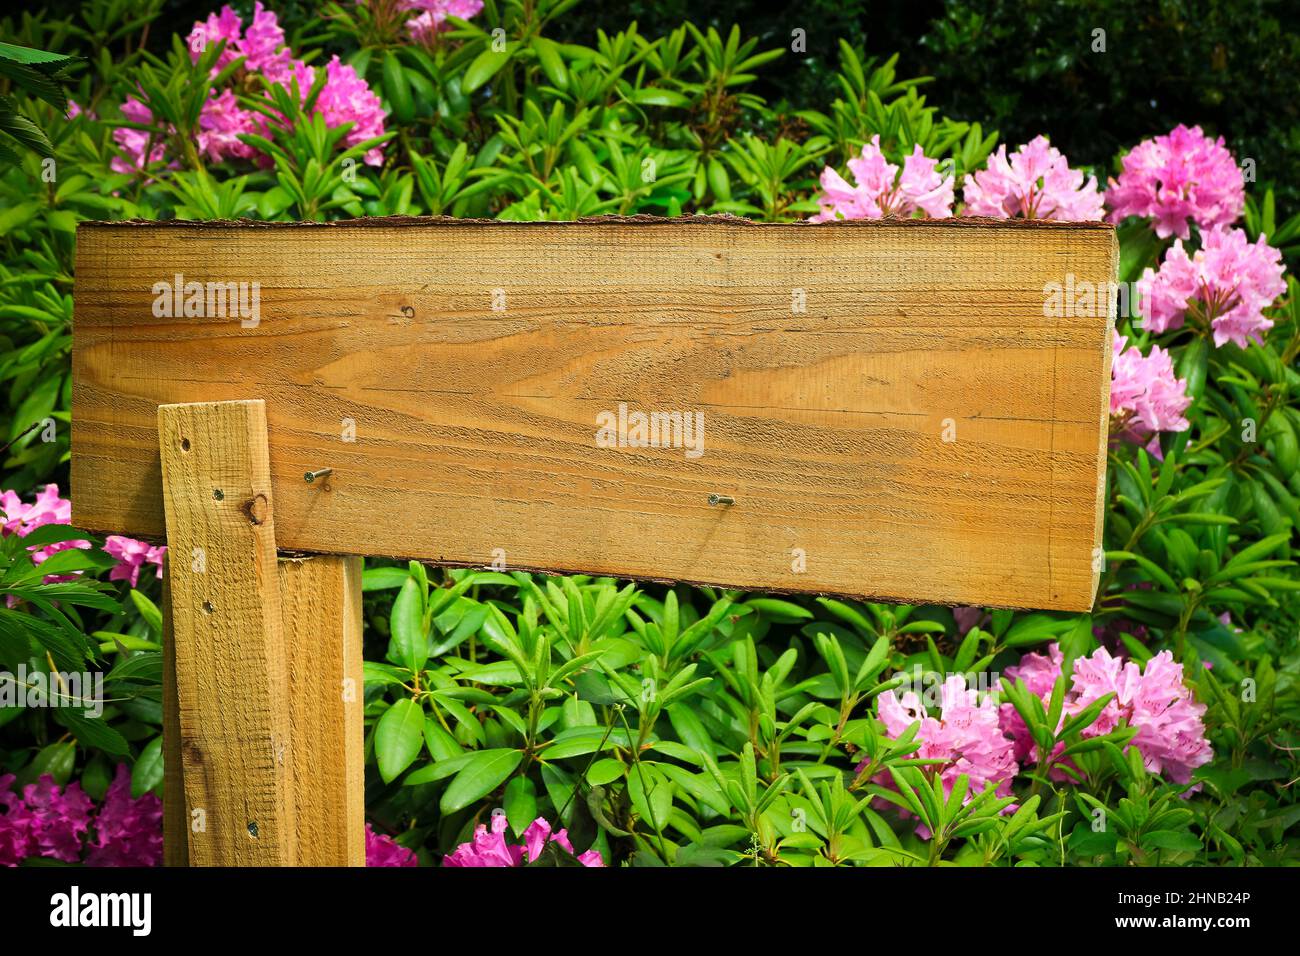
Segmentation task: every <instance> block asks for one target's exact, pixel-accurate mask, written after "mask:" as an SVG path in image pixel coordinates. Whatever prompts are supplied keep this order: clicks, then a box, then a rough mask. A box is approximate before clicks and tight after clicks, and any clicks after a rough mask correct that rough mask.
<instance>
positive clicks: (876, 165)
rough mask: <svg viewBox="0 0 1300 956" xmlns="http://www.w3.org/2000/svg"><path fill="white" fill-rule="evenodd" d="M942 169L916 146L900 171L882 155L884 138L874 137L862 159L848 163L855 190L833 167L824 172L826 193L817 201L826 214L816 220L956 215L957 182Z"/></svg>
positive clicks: (821, 213)
mask: <svg viewBox="0 0 1300 956" xmlns="http://www.w3.org/2000/svg"><path fill="white" fill-rule="evenodd" d="M937 165H938V160H934V159H929V158H928V157H927V156H926V155H925V153H924V152H923V151H922V149H921V147H920V146H913V147H912V154H911V155H910V156H908V157H906V158H905V159H904V160H903V168H902V171H901V172H900V171H899V168H898V167H897V166H896V165H894V164H893V163H891V162H889V161H888V160H887V159H885V154H884V153H882V152H881V151H880V137H879V136H878V135H877V136H873V137H871V142H870V143H868V144H866V145H865V146H863V147H862V155H861V156H857V157H854V158H853V159H850V160H849V171H850V172H851V173H852V174H853V179H854V182H855V184H856V185H852V186H851V185H849V184H848V183H847V182H845V180H844V177H842V176H841V175H840V174H839V173H837V172H836V171H835V170H834V169H832V168H831V167H830V166H827V167H826V168H825V169H823V170H822V175H821V184H822V189H823V190H824V191H825V192H824V194H823V195H822V196H820V197H818V200H817V202H818V204H819V205H820V206H821V212H820V213H818V214H817V215H815V216H813V217H812V220H811V221H812V222H834V221H835V220H836V219H883V218H885V217H886V216H904V217H906V216H911V215H913V214H914V213H917V212H920V213H921V214H922V215H924V216H930V217H934V218H942V217H944V216H951V215H952V196H953V191H952V187H953V182H952V177H950V176H947V177H946V176H942V175H940V174H939V173H938V172H937V171H936V169H935V167H936V166H937Z"/></svg>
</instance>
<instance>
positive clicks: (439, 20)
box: [402, 0, 483, 43]
mask: <svg viewBox="0 0 1300 956" xmlns="http://www.w3.org/2000/svg"><path fill="white" fill-rule="evenodd" d="M402 9H404V10H412V11H415V10H418V11H420V12H419V13H418V14H417V15H416V16H414V17H412V18H411V19H410V20H407V21H406V29H407V30H408V31H409V32H410V34H411V36H412V37H413V38H415V39H416V40H418V41H419V42H421V43H428V42H430V41H431V40H432V39H433V38H434V37H435V36H436V35H437V34H439V33H441V32H443V31H445V30H450V29H451V23H450V22H449V21H448V20H447V18H448V17H456V18H458V19H460V20H468V19H469V18H470V17H473V16H477V15H478V13H479V11H481V10H482V9H483V0H403V2H402Z"/></svg>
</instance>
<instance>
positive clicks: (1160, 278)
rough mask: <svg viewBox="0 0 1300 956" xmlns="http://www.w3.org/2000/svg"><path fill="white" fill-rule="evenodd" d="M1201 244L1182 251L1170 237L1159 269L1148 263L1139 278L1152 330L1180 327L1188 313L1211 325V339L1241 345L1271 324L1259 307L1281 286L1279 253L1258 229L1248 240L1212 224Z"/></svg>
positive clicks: (1283, 284)
mask: <svg viewBox="0 0 1300 956" xmlns="http://www.w3.org/2000/svg"><path fill="white" fill-rule="evenodd" d="M1201 239H1202V242H1201V248H1199V249H1197V250H1196V252H1195V253H1193V254H1192V255H1190V256H1189V255H1188V254H1187V250H1186V249H1185V248H1184V247H1183V241H1182V240H1181V239H1175V240H1174V244H1173V246H1172V248H1170V250H1169V252H1168V253H1167V254H1166V255H1165V259H1164V262H1162V263H1161V264H1160V269H1159V271H1156V270H1153V269H1150V268H1148V269H1147V270H1146V271H1145V272H1144V273H1143V274H1142V278H1141V279H1139V280H1138V284H1137V288H1138V295H1139V296H1140V297H1141V300H1142V302H1143V304H1144V308H1145V310H1146V314H1147V318H1146V326H1145V327H1146V328H1147V329H1149V330H1150V331H1152V332H1164V331H1166V330H1167V329H1177V328H1181V327H1182V325H1183V323H1184V321H1185V320H1186V318H1187V316H1188V315H1189V314H1190V315H1191V316H1192V317H1193V318H1194V319H1196V320H1197V321H1198V322H1199V323H1200V324H1201V325H1202V326H1207V327H1208V328H1210V329H1212V330H1213V333H1214V344H1215V345H1216V346H1221V345H1223V344H1224V343H1225V342H1232V343H1234V344H1236V345H1238V346H1239V347H1241V348H1245V347H1246V344H1247V342H1248V340H1251V339H1254V340H1255V341H1257V342H1258V341H1261V335H1262V333H1263V332H1264V331H1266V330H1268V329H1270V328H1272V327H1273V321H1272V319H1269V318H1266V317H1265V316H1264V312H1263V310H1264V309H1265V308H1267V307H1268V306H1270V305H1272V304H1273V301H1274V300H1275V299H1276V298H1277V297H1278V296H1280V295H1281V294H1282V293H1283V292H1285V291H1286V282H1284V281H1283V279H1282V273H1283V272H1284V271H1285V269H1286V267H1285V266H1284V265H1283V264H1282V253H1281V252H1280V251H1279V250H1277V249H1274V248H1273V247H1272V246H1270V245H1269V244H1268V242H1267V241H1266V239H1265V237H1264V236H1263V235H1261V236H1260V237H1259V238H1258V239H1256V240H1255V242H1254V243H1253V244H1252V243H1250V242H1248V241H1247V239H1246V234H1245V232H1243V231H1242V230H1240V229H1212V230H1209V231H1207V232H1205V233H1203V234H1202V237H1201Z"/></svg>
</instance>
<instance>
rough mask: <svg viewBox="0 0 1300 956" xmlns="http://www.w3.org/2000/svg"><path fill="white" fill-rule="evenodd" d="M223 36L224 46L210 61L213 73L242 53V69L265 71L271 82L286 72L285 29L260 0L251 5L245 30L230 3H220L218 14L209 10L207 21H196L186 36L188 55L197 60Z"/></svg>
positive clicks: (287, 65)
mask: <svg viewBox="0 0 1300 956" xmlns="http://www.w3.org/2000/svg"><path fill="white" fill-rule="evenodd" d="M222 40H224V41H225V42H226V46H225V48H224V49H223V50H222V51H221V55H220V56H219V57H218V58H217V62H216V63H215V64H213V67H212V75H213V76H216V75H217V74H218V73H220V72H221V71H222V70H223V69H225V68H226V67H227V66H229V65H230V64H231V63H233V62H234V61H235V60H237V59H239V58H240V57H241V56H242V57H243V58H244V64H243V66H242V69H243V70H245V71H246V72H249V73H262V74H265V75H266V77H267V79H269V80H272V81H273V82H279V81H280V77H282V76H285V75H287V74H288V72H289V67H290V61H291V60H292V57H291V56H290V53H289V50H288V49H287V48H286V47H285V44H284V29H283V28H282V27H281V26H280V23H279V20H278V19H277V18H276V16H275V14H274V13H273V12H271V11H270V10H266V9H264V8H263V7H262V4H261V3H260V2H258V3H255V4H254V5H253V17H252V20H251V21H250V22H249V25H248V30H247V32H245V31H244V21H243V20H241V19H240V17H239V14H237V13H235V12H234V11H233V10H231V9H230V7H229V6H224V7H222V8H221V12H220V13H219V14H218V13H211V14H208V19H207V21H206V22H197V23H195V24H194V29H192V30H191V31H190V34H189V36H188V37H187V38H186V41H187V43H188V44H189V48H190V59H191V60H194V61H195V62H197V61H198V59H199V57H200V56H202V55H203V52H204V51H205V50H206V49H207V48H208V47H209V46H214V45H216V44H217V43H219V42H221V41H222Z"/></svg>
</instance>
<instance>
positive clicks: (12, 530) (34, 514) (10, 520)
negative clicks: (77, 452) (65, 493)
mask: <svg viewBox="0 0 1300 956" xmlns="http://www.w3.org/2000/svg"><path fill="white" fill-rule="evenodd" d="M0 513H3V516H4V525H3V534H5V535H10V534H16V535H18V537H20V538H25V537H27V536H28V535H29V534H31V533H32V532H33V531H35V530H36V529H37V528H39V527H41V526H43V525H47V524H71V523H72V502H71V501H69V500H68V499H67V498H61V497H59V486H58V485H56V484H48V485H46V486H45V487H44V488H43V489H42V490H41V491H40V492H38V493H37V495H36V500H35V501H33V502H32V503H31V504H24V503H23V501H22V499H21V498H19V497H18V494H17V493H16V492H14V491H5V492H3V493H0ZM89 547H91V543H90V542H89V541H83V540H73V541H56V542H54V543H53V544H47V545H45V546H44V547H41V548H32V549H30V550H31V552H32V564H37V565H39V564H41V563H42V562H43V561H45V560H46V559H47V558H49V557H50V555H52V554H57V553H58V552H59V551H66V550H67V549H69V548H82V549H85V548H89ZM74 577H76V575H75V574H70V575H69V574H64V575H58V574H47V575H46V576H45V578H44V581H45V583H46V584H53V583H55V582H58V581H69V580H72V579H73V578H74Z"/></svg>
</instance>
